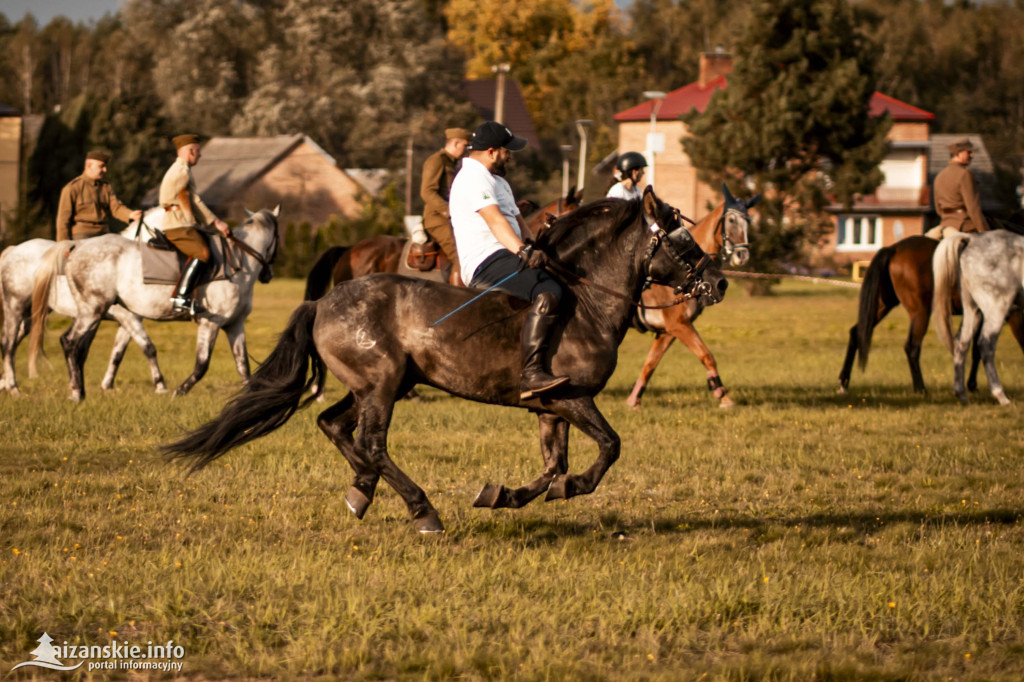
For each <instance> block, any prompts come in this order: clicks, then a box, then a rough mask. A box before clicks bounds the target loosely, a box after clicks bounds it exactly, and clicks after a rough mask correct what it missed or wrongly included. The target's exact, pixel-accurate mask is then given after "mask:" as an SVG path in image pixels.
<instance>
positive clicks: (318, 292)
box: [304, 246, 351, 301]
mask: <svg viewBox="0 0 1024 682" xmlns="http://www.w3.org/2000/svg"><path fill="white" fill-rule="evenodd" d="M350 248H351V247H348V246H332V247H331V248H329V249H327V250H326V251H324V253H323V255H321V256H320V258H318V259H317V261H316V263H314V264H313V269H312V270H310V271H309V275H307V276H306V294H305V299H304V300H306V301H315V300H317V299H318V298H320V297H321V296H323V295H324V293H326V292H327V289H328V285H329V284H330V283H331V275H332V274H333V273H334V266H335V265H337V264H338V261H340V260H341V259H342V257H343V256H344V255H345V254H346V253H347V252H348V250H349V249H350Z"/></svg>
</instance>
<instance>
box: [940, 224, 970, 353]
mask: <svg viewBox="0 0 1024 682" xmlns="http://www.w3.org/2000/svg"><path fill="white" fill-rule="evenodd" d="M968 239H970V236H969V235H966V234H958V235H954V236H951V237H944V238H943V239H942V241H941V242H939V246H938V247H937V248H936V249H935V255H934V256H932V277H933V278H934V280H935V293H934V294H933V295H932V313H933V314H932V319H933V320H935V333H936V334H938V336H939V340H940V341H941V342H942V343H943V345H945V346H946V348H947V349H948V350H949V352H950V353H952V352H953V332H952V320H953V284H954V283H955V282H956V280H957V277H958V276H959V274H960V249H961V248H962V245H963V244H964V242H966V241H967V240H968ZM966 304H967V302H966V301H964V305H966ZM936 312H938V314H934V313H936Z"/></svg>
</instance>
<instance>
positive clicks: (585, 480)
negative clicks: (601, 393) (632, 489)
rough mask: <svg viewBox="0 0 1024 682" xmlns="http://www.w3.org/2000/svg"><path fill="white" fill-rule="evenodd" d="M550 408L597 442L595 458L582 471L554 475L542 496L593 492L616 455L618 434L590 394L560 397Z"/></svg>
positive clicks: (615, 458)
mask: <svg viewBox="0 0 1024 682" xmlns="http://www.w3.org/2000/svg"><path fill="white" fill-rule="evenodd" d="M548 407H549V409H551V410H552V411H553V412H555V413H556V414H558V415H559V416H561V417H563V418H564V419H566V420H568V422H569V423H570V424H572V425H573V426H575V427H576V428H578V429H579V430H580V431H582V432H583V433H584V434H586V435H587V436H589V437H591V438H593V439H594V441H596V442H597V447H598V454H597V459H596V460H594V463H593V464H592V465H590V468H589V469H587V470H586V471H584V472H583V473H581V474H560V475H558V476H556V477H555V479H554V480H553V481H552V482H551V486H550V487H549V488H548V494H547V497H545V498H544V499H546V500H548V501H550V500H559V499H568V498H570V497H574V496H576V495H586V494H588V493H592V492H594V490H595V489H596V488H597V485H598V484H599V483H600V482H601V479H602V478H603V477H604V475H605V473H606V472H607V471H608V468H609V467H611V465H612V464H614V463H615V460H617V459H618V458H619V451H620V450H621V447H622V443H621V441H620V439H619V434H617V433H615V430H614V429H613V428H612V427H611V425H609V424H608V421H607V420H606V419H605V418H604V415H602V414H601V413H600V411H598V409H597V406H596V405H594V400H593V398H590V397H584V398H576V399H572V400H559V401H556V402H554V403H552V404H551V405H550V406H548Z"/></svg>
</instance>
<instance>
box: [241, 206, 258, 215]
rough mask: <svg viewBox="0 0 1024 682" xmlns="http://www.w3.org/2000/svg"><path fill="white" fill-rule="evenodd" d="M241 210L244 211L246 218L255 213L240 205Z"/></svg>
mask: <svg viewBox="0 0 1024 682" xmlns="http://www.w3.org/2000/svg"><path fill="white" fill-rule="evenodd" d="M242 210H243V211H245V217H246V218H251V217H253V216H254V215H256V214H255V213H253V212H252V211H250V210H249V209H247V208H246V207H245V206H243V207H242Z"/></svg>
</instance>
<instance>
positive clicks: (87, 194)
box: [57, 150, 142, 241]
mask: <svg viewBox="0 0 1024 682" xmlns="http://www.w3.org/2000/svg"><path fill="white" fill-rule="evenodd" d="M109 160H110V154H109V153H107V152H105V151H100V150H94V151H91V152H89V153H88V154H86V155H85V169H84V170H83V171H82V174H81V175H79V176H78V177H77V178H75V179H74V180H72V181H71V182H69V183H68V184H66V185H64V189H62V190H61V192H60V203H59V204H58V205H57V241H64V240H65V239H88V238H89V237H96V236H99V235H101V234H107V233H108V232H110V218H111V217H114V218H117V219H118V220H120V221H122V222H126V223H127V222H130V221H132V220H138V219H139V218H141V217H142V211H133V210H131V209H129V208H128V207H126V206H125V205H124V204H122V203H121V200H120V199H118V198H117V195H115V194H114V190H112V189H111V188H110V183H108V182H107V180H106V176H107V162H108V161H109Z"/></svg>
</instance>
